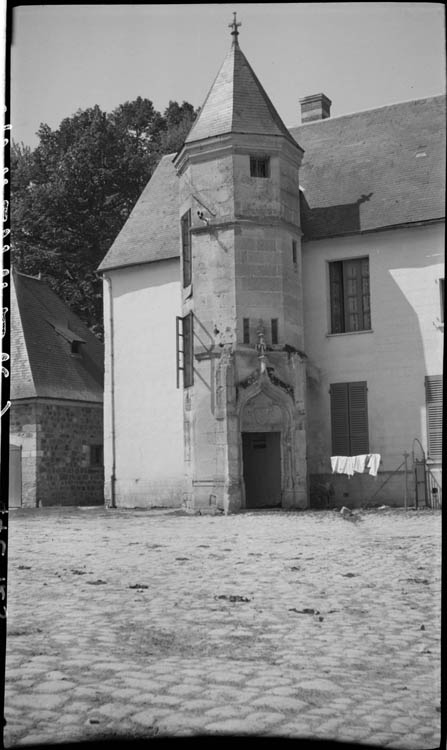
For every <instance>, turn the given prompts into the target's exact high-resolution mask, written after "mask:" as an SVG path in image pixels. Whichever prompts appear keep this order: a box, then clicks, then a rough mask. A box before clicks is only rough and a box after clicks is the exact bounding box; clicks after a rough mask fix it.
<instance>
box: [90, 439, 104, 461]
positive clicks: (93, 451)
mask: <svg viewBox="0 0 447 750" xmlns="http://www.w3.org/2000/svg"><path fill="white" fill-rule="evenodd" d="M103 463H104V449H103V446H102V445H100V444H97V445H91V446H90V466H102V465H103Z"/></svg>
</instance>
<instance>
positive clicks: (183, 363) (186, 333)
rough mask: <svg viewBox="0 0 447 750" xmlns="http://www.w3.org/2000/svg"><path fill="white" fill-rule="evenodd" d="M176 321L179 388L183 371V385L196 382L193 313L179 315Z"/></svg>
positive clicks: (187, 386)
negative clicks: (183, 315)
mask: <svg viewBox="0 0 447 750" xmlns="http://www.w3.org/2000/svg"><path fill="white" fill-rule="evenodd" d="M175 322H176V330H175V338H176V370H177V388H179V387H180V372H183V387H184V388H189V387H190V386H191V385H193V384H194V329H193V313H192V312H191V313H188V315H185V317H184V318H180V317H179V316H177V317H176V321H175ZM180 339H181V343H180Z"/></svg>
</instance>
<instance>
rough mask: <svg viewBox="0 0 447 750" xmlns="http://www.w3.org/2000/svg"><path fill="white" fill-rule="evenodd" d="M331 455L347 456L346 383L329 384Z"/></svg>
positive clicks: (347, 414)
mask: <svg viewBox="0 0 447 750" xmlns="http://www.w3.org/2000/svg"><path fill="white" fill-rule="evenodd" d="M330 394H331V425H332V455H333V456H349V455H350V452H349V403H348V383H334V384H333V385H331V390H330Z"/></svg>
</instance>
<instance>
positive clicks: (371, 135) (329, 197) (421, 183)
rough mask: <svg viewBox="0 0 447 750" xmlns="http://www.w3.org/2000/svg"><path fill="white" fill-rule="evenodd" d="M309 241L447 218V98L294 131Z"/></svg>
mask: <svg viewBox="0 0 447 750" xmlns="http://www.w3.org/2000/svg"><path fill="white" fill-rule="evenodd" d="M290 132H291V134H292V135H293V136H294V138H296V139H297V140H298V141H299V143H300V144H301V146H302V147H303V148H304V152H305V153H304V157H303V162H302V165H301V168H300V177H299V179H300V185H301V186H302V188H303V194H302V198H303V200H302V204H301V218H302V229H303V232H304V239H318V238H321V237H329V236H333V235H341V234H347V233H352V232H359V231H368V230H375V229H382V228H385V227H392V226H397V225H400V224H411V223H414V222H420V221H429V220H435V219H440V218H443V217H444V216H445V96H436V97H432V98H429V99H418V100H415V101H409V102H402V103H400V104H392V105H389V106H387V107H380V108H379V109H372V110H369V111H366V112H358V113H356V114H352V115H345V116H342V117H337V118H334V119H331V118H328V119H326V120H318V121H316V122H311V123H308V124H305V125H301V126H300V127H296V128H292V129H291V131H290Z"/></svg>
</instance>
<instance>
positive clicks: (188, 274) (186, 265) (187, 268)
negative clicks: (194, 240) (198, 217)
mask: <svg viewBox="0 0 447 750" xmlns="http://www.w3.org/2000/svg"><path fill="white" fill-rule="evenodd" d="M181 229H182V267H183V286H184V287H186V286H189V285H190V284H191V278H192V255H191V210H189V211H187V212H186V213H185V214H183V216H182V218H181Z"/></svg>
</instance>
